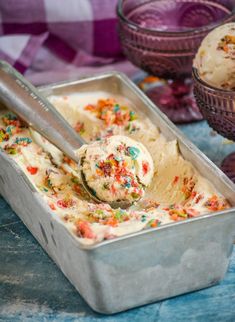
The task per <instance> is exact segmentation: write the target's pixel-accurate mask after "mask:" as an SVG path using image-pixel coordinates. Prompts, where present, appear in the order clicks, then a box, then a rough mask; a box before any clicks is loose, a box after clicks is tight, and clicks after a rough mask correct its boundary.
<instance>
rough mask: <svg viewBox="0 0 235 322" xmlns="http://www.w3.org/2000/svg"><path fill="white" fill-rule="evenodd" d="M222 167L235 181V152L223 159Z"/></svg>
mask: <svg viewBox="0 0 235 322" xmlns="http://www.w3.org/2000/svg"><path fill="white" fill-rule="evenodd" d="M221 169H222V171H223V172H224V173H225V174H226V175H227V176H228V177H229V178H230V179H231V180H232V181H233V182H234V183H235V152H234V153H231V154H229V155H228V156H227V157H226V158H225V159H224V160H223V162H222V165H221Z"/></svg>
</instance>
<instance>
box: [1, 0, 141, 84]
mask: <svg viewBox="0 0 235 322" xmlns="http://www.w3.org/2000/svg"><path fill="white" fill-rule="evenodd" d="M116 4H117V0H116V1H115V0H37V1H32V0H20V1H19V0H7V1H0V59H3V60H6V61H8V62H9V63H10V64H12V65H13V66H14V67H15V68H17V69H18V70H19V71H20V72H22V73H24V74H25V76H26V77H27V78H28V79H29V80H31V81H32V82H33V83H35V84H42V83H49V82H54V81H59V80H63V79H71V78H76V77H79V76H83V75H84V74H91V73H94V72H99V71H104V70H114V69H116V70H120V71H123V72H126V73H127V74H128V75H131V74H133V73H134V71H136V69H135V68H134V67H133V66H132V65H131V64H130V63H128V62H126V61H124V60H123V56H122V52H121V48H120V44H119V41H118V35H117V19H116Z"/></svg>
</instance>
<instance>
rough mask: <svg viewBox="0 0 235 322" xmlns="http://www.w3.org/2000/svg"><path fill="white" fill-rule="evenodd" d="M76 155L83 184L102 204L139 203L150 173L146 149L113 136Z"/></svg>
mask: <svg viewBox="0 0 235 322" xmlns="http://www.w3.org/2000/svg"><path fill="white" fill-rule="evenodd" d="M77 154H78V156H79V157H80V159H81V166H82V173H83V175H84V177H85V180H86V182H87V185H88V186H89V188H90V189H91V190H92V191H93V192H94V195H95V196H96V197H98V198H99V199H100V200H102V201H106V202H114V201H120V200H121V201H128V202H130V203H132V202H134V201H137V200H139V199H140V198H141V197H142V196H143V195H144V192H145V188H146V187H147V186H148V185H149V184H150V183H151V180H152V177H153V174H154V165H153V160H152V157H151V155H150V153H149V152H148V150H147V149H146V148H145V146H144V145H143V144H141V143H139V142H136V141H134V140H132V139H130V138H128V137H126V136H122V135H114V136H111V137H108V138H105V139H103V140H101V141H95V142H93V143H92V144H89V145H84V146H83V147H82V148H80V149H79V150H78V151H77Z"/></svg>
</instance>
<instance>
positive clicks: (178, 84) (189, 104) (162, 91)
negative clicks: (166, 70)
mask: <svg viewBox="0 0 235 322" xmlns="http://www.w3.org/2000/svg"><path fill="white" fill-rule="evenodd" d="M145 93H146V95H147V96H148V97H149V98H150V99H151V100H152V101H153V102H154V103H155V104H156V105H157V106H158V107H159V108H160V109H161V111H162V112H163V113H165V114H166V115H167V116H168V117H169V119H170V120H171V121H172V122H174V123H189V122H193V121H200V120H202V119H203V116H202V114H201V112H200V111H199V108H198V107H197V104H196V102H195V99H194V96H193V92H192V79H190V78H186V79H184V80H182V79H180V80H171V79H168V80H162V81H161V82H157V83H156V86H154V84H151V87H150V88H149V89H147V90H146V91H145Z"/></svg>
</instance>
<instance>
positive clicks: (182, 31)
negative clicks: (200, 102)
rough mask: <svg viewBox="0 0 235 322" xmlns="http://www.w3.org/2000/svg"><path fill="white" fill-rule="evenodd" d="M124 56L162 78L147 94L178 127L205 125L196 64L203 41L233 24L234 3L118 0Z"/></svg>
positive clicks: (180, 0)
mask: <svg viewBox="0 0 235 322" xmlns="http://www.w3.org/2000/svg"><path fill="white" fill-rule="evenodd" d="M117 14H118V18H119V26H118V30H119V35H120V41H121V44H122V48H123V52H124V54H125V55H126V57H127V58H128V59H129V60H130V61H131V62H132V63H133V64H135V65H137V66H138V67H140V68H141V69H143V70H144V71H146V72H147V73H150V74H151V75H155V76H157V77H159V78H160V79H159V81H158V82H157V83H156V86H154V87H152V88H150V89H149V90H148V91H147V92H146V93H147V95H148V96H149V97H150V98H151V99H152V100H153V101H154V102H155V103H156V105H157V106H158V107H159V108H160V109H161V110H162V111H163V112H164V113H166V114H167V115H168V117H169V118H170V119H171V120H172V121H173V122H176V123H180V122H191V121H194V120H200V119H202V115H201V113H200V112H199V110H198V107H197V105H196V103H195V100H194V97H193V94H192V81H191V70H192V61H193V57H194V56H195V54H196V52H197V49H198V47H199V46H200V43H201V41H202V39H203V38H204V37H205V36H206V35H207V34H208V33H209V32H210V31H211V30H213V29H214V28H215V27H217V26H219V25H221V24H224V23H226V22H230V21H233V19H235V1H234V0H227V1H226V0H223V1H219V0H218V1H214V0H213V1H211V0H205V1H204V0H119V2H118V7H117Z"/></svg>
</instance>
